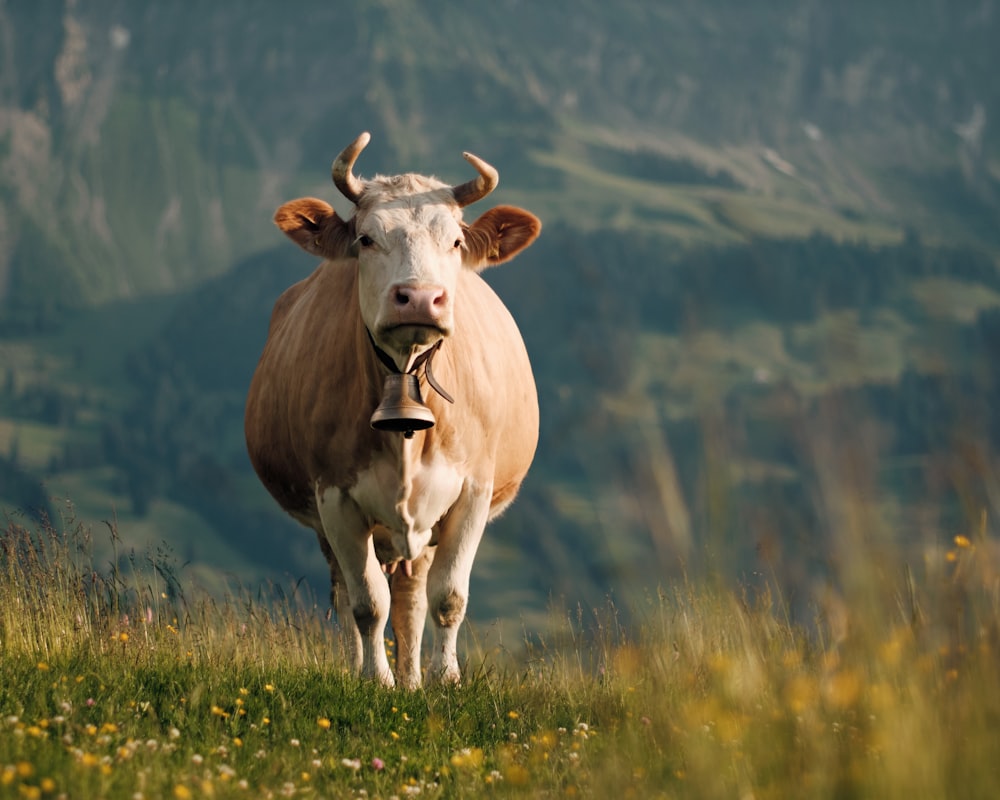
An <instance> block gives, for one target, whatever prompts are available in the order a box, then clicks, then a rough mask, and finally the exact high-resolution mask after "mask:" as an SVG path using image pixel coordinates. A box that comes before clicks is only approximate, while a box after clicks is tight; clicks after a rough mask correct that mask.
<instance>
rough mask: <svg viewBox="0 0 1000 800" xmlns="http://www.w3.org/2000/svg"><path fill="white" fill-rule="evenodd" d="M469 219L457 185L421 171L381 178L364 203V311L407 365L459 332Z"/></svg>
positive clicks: (379, 338) (360, 245) (360, 239)
mask: <svg viewBox="0 0 1000 800" xmlns="http://www.w3.org/2000/svg"><path fill="white" fill-rule="evenodd" d="M389 181H391V185H382V184H383V182H385V183H386V184H388V182H389ZM461 219H462V212H461V209H459V208H458V207H457V205H456V204H455V202H454V199H453V197H452V195H451V188H450V187H448V186H445V185H443V184H440V183H439V182H437V181H434V180H433V179H428V178H423V177H421V176H417V175H404V176H400V177H398V178H392V179H382V180H379V179H376V180H375V181H372V182H371V183H370V184H369V185H368V190H367V191H366V193H365V198H364V200H363V201H362V202H361V203H360V204H359V207H358V210H357V214H356V215H355V218H354V232H355V236H356V238H355V240H354V243H355V247H356V249H357V256H358V285H359V300H360V304H361V316H362V319H363V320H364V322H365V325H366V326H367V328H368V330H369V331H371V334H372V336H373V337H374V338H375V341H376V343H377V344H378V345H379V347H381V348H382V349H383V350H385V351H386V352H387V353H389V354H390V355H391V356H392V357H393V358H394V359H395V360H396V362H397V365H398V366H399V367H400V369H405V368H406V366H407V361H408V360H409V359H410V358H411V357H413V356H416V355H418V354H419V353H420V352H422V351H423V350H425V349H426V348H427V347H429V346H431V345H433V344H434V343H435V342H437V341H438V340H439V339H440V338H442V337H445V336H448V335H449V334H450V333H451V330H452V326H453V322H454V298H455V292H456V289H457V285H458V274H459V271H460V270H461V269H462V258H463V252H464V250H465V233H464V231H463V228H462V224H461Z"/></svg>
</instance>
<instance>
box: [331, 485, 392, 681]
mask: <svg viewBox="0 0 1000 800" xmlns="http://www.w3.org/2000/svg"><path fill="white" fill-rule="evenodd" d="M316 495H317V497H316V505H317V506H318V507H319V516H320V519H321V520H322V522H323V530H324V532H325V533H326V538H327V541H328V542H329V543H330V549H331V550H332V551H333V555H334V557H335V558H336V559H337V564H338V566H339V567H340V573H341V575H343V578H344V583H345V584H346V585H347V594H348V597H349V598H350V603H351V613H352V614H353V616H354V622H355V623H356V624H357V627H358V633H359V634H360V636H361V674H362V676H363V677H366V678H375V679H376V680H378V681H379V682H381V683H383V684H385V685H386V686H393V685H394V681H393V678H392V671H391V670H390V669H389V660H388V658H386V654H385V639H384V638H383V637H384V636H385V625H386V622H387V621H388V619H389V584H388V583H387V582H386V579H385V575H384V574H383V573H382V568H381V566H380V565H379V562H378V558H377V557H376V556H375V546H374V544H373V542H372V534H371V530H370V528H369V526H368V524H367V522H366V521H365V519H364V516H363V515H362V514H361V511H360V509H359V508H358V506H357V504H356V503H355V502H354V501H353V500H352V499H351V498H350V497H349V496H348V495H347V494H346V493H345V492H342V491H340V489H337V488H335V487H330V488H327V489H325V490H323V491H319V490H317V492H316ZM338 613H339V610H338Z"/></svg>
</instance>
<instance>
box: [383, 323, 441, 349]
mask: <svg viewBox="0 0 1000 800" xmlns="http://www.w3.org/2000/svg"><path fill="white" fill-rule="evenodd" d="M449 333H451V331H449V330H448V329H447V328H445V327H442V326H441V325H434V324H431V323H423V322H406V323H401V324H397V325H387V326H385V327H383V328H382V330H381V331H380V334H381V335H380V337H379V338H380V339H381V340H382V341H384V342H386V343H387V344H390V345H391V346H392V347H393V349H395V350H399V351H401V352H405V351H407V350H412V349H413V348H415V347H426V346H428V345H432V344H434V343H435V342H436V341H438V340H439V339H444V338H445V337H447V336H448V334H449Z"/></svg>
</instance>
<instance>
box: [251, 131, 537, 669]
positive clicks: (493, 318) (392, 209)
mask: <svg viewBox="0 0 1000 800" xmlns="http://www.w3.org/2000/svg"><path fill="white" fill-rule="evenodd" d="M369 139H370V137H369V135H368V134H367V133H364V134H362V135H361V136H359V137H358V138H357V139H356V140H355V141H354V142H353V143H352V144H351V145H349V146H348V147H347V148H346V149H345V150H344V151H343V152H342V153H341V154H340V155H339V156H338V157H337V160H336V161H335V162H334V164H333V179H334V183H335V184H336V185H337V187H338V188H339V189H340V191H341V192H342V193H343V194H344V195H345V196H346V197H347V198H348V199H350V200H351V201H352V202H353V203H354V205H355V209H354V214H353V216H352V217H351V218H350V219H347V220H344V219H341V218H340V217H338V216H337V213H336V212H335V211H334V210H333V209H332V208H331V207H330V206H329V205H328V204H327V203H325V202H323V201H322V200H316V199H314V198H303V199H299V200H293V201H291V202H289V203H286V204H285V205H283V206H281V208H279V209H278V211H277V212H276V214H275V217H274V219H275V222H276V223H277V225H278V227H279V228H281V230H282V231H284V232H285V234H286V235H287V236H288V237H289V238H291V239H292V241H294V242H295V243H296V244H298V245H299V246H300V247H302V248H303V249H304V250H306V251H307V252H309V253H311V254H313V255H316V256H322V257H323V258H324V259H325V261H324V262H323V264H321V265H320V266H319V268H318V269H317V270H316V271H315V272H314V273H313V274H312V275H311V276H310V277H308V278H306V279H305V280H303V281H301V282H299V283H297V284H295V285H294V286H292V287H291V288H290V289H288V290H287V291H285V292H284V294H282V295H281V297H280V298H279V299H278V301H277V303H276V304H275V306H274V311H273V314H272V317H271V324H270V330H269V333H268V338H267V343H266V345H265V347H264V352H263V355H262V356H261V359H260V363H259V365H258V367H257V371H256V373H255V375H254V378H253V381H252V383H251V386H250V392H249V397H248V399H247V407H246V439H247V447H248V451H249V454H250V459H251V461H252V462H253V465H254V468H255V469H256V471H257V474H258V476H259V477H260V479H261V481H262V482H263V483H264V485H265V486H266V487H267V489H268V491H269V492H270V493H271V494H272V495H273V496H274V498H275V499H276V500H277V501H278V503H279V504H280V505H281V506H282V508H284V509H285V510H286V511H287V512H288V513H289V514H291V515H292V516H293V517H294V518H295V519H297V520H298V521H300V522H301V523H303V524H304V525H306V526H308V527H310V528H313V529H314V530H315V531H316V533H317V534H318V536H319V540H320V545H321V547H322V549H323V552H324V554H325V555H326V558H327V560H328V562H329V565H330V576H331V582H332V590H331V597H332V600H333V604H334V607H335V608H336V610H337V615H338V617H339V619H340V621H341V626H342V628H343V629H344V630H345V633H346V640H347V645H348V646H347V652H348V654H349V657H350V659H351V661H352V665H353V666H354V668H355V669H356V670H359V671H360V672H361V674H362V675H365V676H368V677H372V678H375V679H377V680H379V681H381V682H382V683H385V684H387V685H392V684H393V682H394V681H393V676H392V673H391V671H390V668H389V662H388V660H387V658H386V651H385V645H384V639H383V636H384V631H385V626H386V622H387V620H388V617H389V613H390V607H391V613H392V625H393V630H394V632H395V636H396V642H397V670H396V672H397V678H398V680H399V682H400V684H402V685H403V686H405V687H410V688H413V687H417V686H419V685H420V683H421V672H420V643H421V637H422V635H423V629H424V623H425V621H426V618H427V612H428V609H429V610H430V614H431V618H432V620H433V622H434V625H435V634H436V635H435V640H436V641H435V647H434V652H433V658H432V662H431V666H430V674H431V675H433V676H435V677H437V678H440V679H441V680H445V681H457V680H458V679H459V666H458V656H457V649H456V642H457V635H458V628H459V626H460V625H461V623H462V620H463V619H464V617H465V611H466V606H467V602H468V596H469V575H470V572H471V569H472V561H473V558H474V556H475V554H476V549H477V548H478V546H479V542H480V538H481V537H482V535H483V530H484V528H485V527H486V523H487V522H488V521H489V520H490V519H491V518H493V517H495V516H496V515H497V514H499V513H500V512H501V511H502V510H503V509H504V508H505V507H506V506H507V505H509V504H510V502H511V501H512V500H513V499H514V495H515V494H516V493H517V491H518V488H519V487H520V484H521V481H522V480H523V479H524V476H525V474H526V473H527V471H528V467H529V465H530V464H531V460H532V458H533V456H534V452H535V446H536V443H537V439H538V400H537V396H536V393H535V384H534V379H533V377H532V373H531V365H530V364H529V362H528V355H527V353H526V351H525V347H524V343H523V342H522V340H521V335H520V333H519V332H518V329H517V326H516V325H515V323H514V320H513V318H512V317H511V315H510V313H509V312H508V311H507V309H506V308H505V307H504V305H503V303H502V302H501V301H500V299H499V298H498V297H497V296H496V294H495V293H494V292H493V291H492V289H490V288H489V286H488V285H487V284H486V283H485V282H484V281H483V280H482V278H480V276H479V275H478V272H480V271H481V270H483V269H484V268H486V267H489V266H492V265H494V264H501V263H503V262H504V261H507V260H508V259H510V258H512V257H513V256H515V255H516V254H517V253H519V252H520V251H521V250H523V249H524V248H526V247H527V246H528V245H530V244H531V243H532V241H534V239H535V237H536V236H537V235H538V232H539V230H540V229H541V223H540V222H539V221H538V219H537V218H536V217H535V216H533V215H532V214H530V213H528V212H527V211H524V210H522V209H519V208H514V207H511V206H499V207H497V208H493V209H491V210H490V211H487V212H486V213H484V214H483V215H482V216H480V217H479V218H478V219H477V220H476V221H475V222H473V223H471V224H468V223H465V222H463V221H462V208H463V207H464V206H466V205H468V204H470V203H472V202H475V201H476V200H479V199H481V198H483V197H485V196H486V195H487V194H488V193H489V192H490V191H492V190H493V189H494V188H495V186H496V184H497V182H498V177H497V172H496V170H494V169H493V167H491V166H490V165H489V164H486V163H485V162H483V161H482V160H480V159H478V158H476V157H475V156H473V155H470V154H465V158H466V159H467V160H468V161H469V162H470V163H471V164H472V165H473V166H474V167H475V168H476V170H477V171H478V172H479V176H478V177H477V178H475V179H474V180H471V181H469V182H468V183H465V184H462V185H460V186H455V187H451V186H449V185H447V184H444V183H442V182H440V181H438V180H436V179H434V178H428V177H424V176H421V175H415V174H405V175H399V176H395V177H383V176H377V177H375V178H373V179H371V180H368V181H363V180H361V179H359V178H357V177H356V176H355V175H354V173H353V166H354V162H355V161H356V160H357V157H358V155H359V154H360V152H361V151H362V150H363V149H364V147H365V146H366V145H367V144H368V141H369ZM435 347H436V350H435V349H433V348H435ZM427 353H430V355H429V356H428V355H426V354H427ZM421 356H424V358H423V359H421V358H420V357H421ZM421 360H423V362H424V363H423V366H422V367H420V366H418V367H417V368H416V370H414V364H418V365H419V364H420V362H421ZM431 360H433V372H432V376H431V380H430V381H428V374H427V373H428V372H429V371H430V370H429V369H428V368H429V366H430V363H431ZM397 371H398V372H400V373H406V372H407V371H416V373H417V374H418V376H419V379H420V386H421V389H422V391H421V394H422V396H423V398H424V400H425V402H426V405H427V407H429V409H430V410H431V412H432V413H433V417H434V419H435V420H436V424H434V425H433V427H430V428H426V429H424V430H416V431H407V432H405V433H403V432H394V431H384V430H375V429H373V428H372V426H371V424H370V419H371V417H372V414H373V412H374V411H375V409H376V407H377V406H378V405H379V402H380V399H381V397H382V388H383V383H384V381H385V377H386V376H387V375H389V374H390V373H393V372H397ZM435 379H436V380H435ZM435 386H437V387H439V388H440V387H444V388H443V389H441V391H442V392H443V393H445V394H450V395H453V396H454V402H453V403H451V402H447V401H446V400H445V398H444V397H442V396H441V394H439V392H438V391H437V390H435V388H434V387H435ZM397 567H398V568H397ZM386 574H388V575H389V578H388V580H387V578H386Z"/></svg>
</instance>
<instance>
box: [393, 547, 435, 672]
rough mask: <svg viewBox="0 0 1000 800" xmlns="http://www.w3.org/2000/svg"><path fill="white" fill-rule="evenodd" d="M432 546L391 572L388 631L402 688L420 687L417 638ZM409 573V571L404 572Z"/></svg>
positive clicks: (424, 611)
mask: <svg viewBox="0 0 1000 800" xmlns="http://www.w3.org/2000/svg"><path fill="white" fill-rule="evenodd" d="M433 558H434V549H433V548H431V547H425V548H424V552H423V553H421V554H420V556H419V557H417V558H416V559H414V560H413V561H412V562H410V566H409V569H407V568H406V565H405V564H401V565H400V566H399V567H397V569H396V571H395V572H394V573H393V574H392V632H393V633H394V634H395V636H396V680H397V681H398V682H399V684H400V685H401V686H403V687H404V688H406V689H419V688H420V682H421V678H420V642H421V641H422V639H423V636H424V626H425V625H426V624H427V570H428V568H429V567H430V565H431V560H432V559H433ZM407 573H409V574H407Z"/></svg>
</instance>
